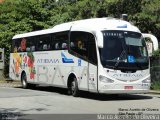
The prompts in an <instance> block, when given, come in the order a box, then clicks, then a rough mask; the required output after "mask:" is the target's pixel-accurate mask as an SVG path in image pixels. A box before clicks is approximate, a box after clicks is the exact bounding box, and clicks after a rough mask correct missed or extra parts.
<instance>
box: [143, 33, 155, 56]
mask: <svg viewBox="0 0 160 120" xmlns="http://www.w3.org/2000/svg"><path fill="white" fill-rule="evenodd" d="M142 35H143V37H144V38H149V39H150V40H151V42H146V44H147V49H148V52H149V56H152V52H153V51H156V50H158V40H157V38H156V37H155V36H154V35H152V34H146V33H142Z"/></svg>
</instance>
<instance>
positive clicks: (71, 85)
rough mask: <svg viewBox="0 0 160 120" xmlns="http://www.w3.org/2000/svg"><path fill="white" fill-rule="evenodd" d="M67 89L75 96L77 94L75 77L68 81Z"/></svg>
mask: <svg viewBox="0 0 160 120" xmlns="http://www.w3.org/2000/svg"><path fill="white" fill-rule="evenodd" d="M68 89H69V93H70V94H72V96H74V97H77V96H78V95H79V89H78V82H77V79H76V78H74V79H73V80H72V82H70V85H69V88H68Z"/></svg>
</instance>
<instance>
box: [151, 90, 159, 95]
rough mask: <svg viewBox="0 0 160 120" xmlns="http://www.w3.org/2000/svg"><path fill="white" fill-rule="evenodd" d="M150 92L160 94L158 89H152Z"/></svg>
mask: <svg viewBox="0 0 160 120" xmlns="http://www.w3.org/2000/svg"><path fill="white" fill-rule="evenodd" d="M149 93H150V94H159V95H160V91H158V90H150V91H149Z"/></svg>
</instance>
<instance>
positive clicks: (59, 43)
mask: <svg viewBox="0 0 160 120" xmlns="http://www.w3.org/2000/svg"><path fill="white" fill-rule="evenodd" d="M53 41H54V42H55V49H56V50H66V49H67V48H68V44H67V43H68V33H67V32H65V33H56V34H55V35H54V39H53Z"/></svg>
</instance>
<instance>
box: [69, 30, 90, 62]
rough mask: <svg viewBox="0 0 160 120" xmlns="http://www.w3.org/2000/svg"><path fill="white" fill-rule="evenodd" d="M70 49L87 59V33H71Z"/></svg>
mask: <svg viewBox="0 0 160 120" xmlns="http://www.w3.org/2000/svg"><path fill="white" fill-rule="evenodd" d="M70 49H71V50H72V51H73V52H74V53H75V54H76V55H78V56H80V57H82V58H84V59H88V33H86V32H71V35H70Z"/></svg>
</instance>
